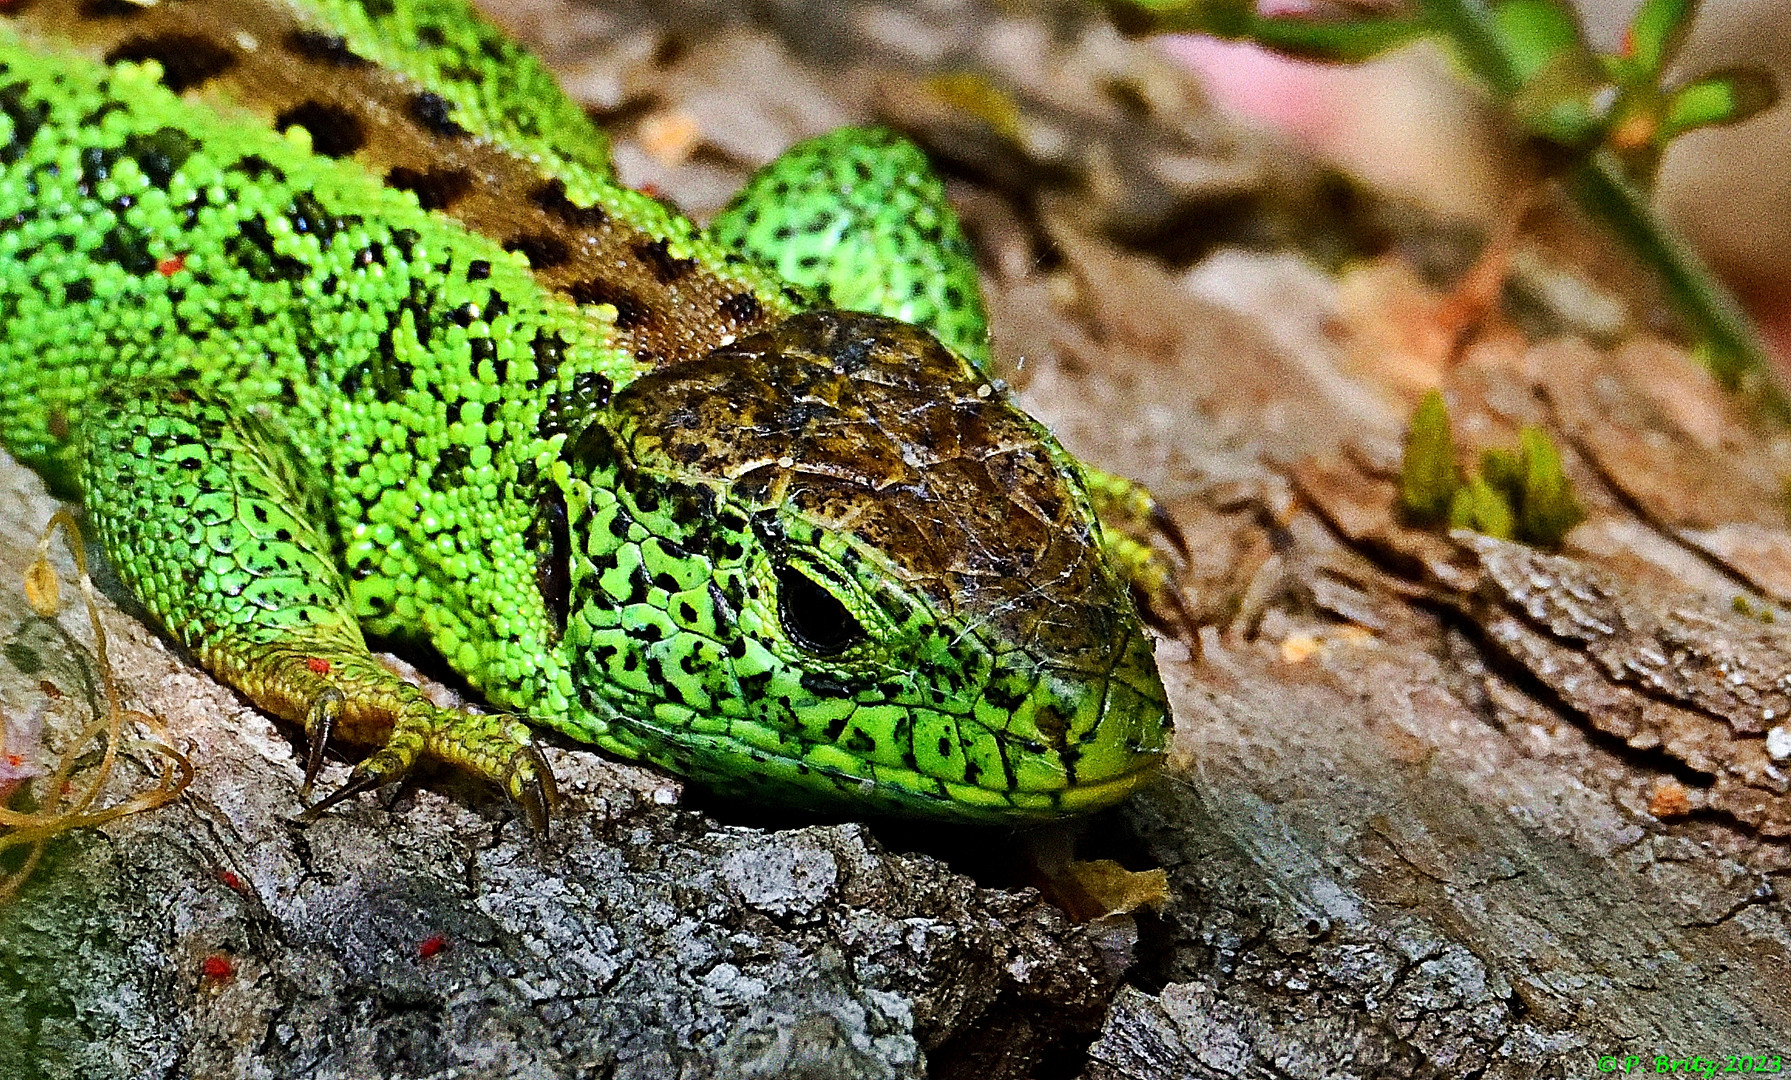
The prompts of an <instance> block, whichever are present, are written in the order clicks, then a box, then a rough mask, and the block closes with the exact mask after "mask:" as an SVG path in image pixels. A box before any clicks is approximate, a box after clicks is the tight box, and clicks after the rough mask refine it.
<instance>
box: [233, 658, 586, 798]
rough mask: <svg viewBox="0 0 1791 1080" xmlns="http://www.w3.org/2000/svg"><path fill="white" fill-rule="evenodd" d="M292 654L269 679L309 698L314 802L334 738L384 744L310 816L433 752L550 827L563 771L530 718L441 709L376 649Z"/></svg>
mask: <svg viewBox="0 0 1791 1080" xmlns="http://www.w3.org/2000/svg"><path fill="white" fill-rule="evenodd" d="M284 659H285V662H284V663H281V662H278V661H275V662H273V663H272V664H269V665H267V666H266V667H263V668H262V669H261V670H263V671H266V670H269V669H270V668H271V669H275V670H278V671H279V672H280V676H281V677H277V678H275V679H270V680H269V682H270V683H278V684H280V685H278V687H277V690H278V692H279V696H280V697H283V698H284V699H285V700H288V701H296V702H302V703H303V706H302V708H300V709H296V710H293V711H294V712H298V713H299V714H300V715H301V716H302V718H303V722H304V727H305V737H306V740H307V742H308V743H309V752H308V753H307V755H306V760H305V782H304V786H303V787H301V788H300V789H299V797H300V798H301V799H303V800H306V801H307V802H309V800H310V797H311V790H312V787H313V786H314V785H315V783H316V781H317V776H318V774H319V773H320V772H321V771H322V769H323V757H324V750H325V749H326V748H327V747H328V746H329V744H330V742H331V741H332V740H333V739H337V738H340V739H341V741H343V742H348V743H352V744H355V745H362V746H366V745H371V746H375V747H377V749H375V750H374V751H373V753H371V754H369V755H368V756H367V757H365V758H363V759H362V760H361V761H360V762H359V763H358V764H356V765H355V767H354V770H353V771H352V772H351V773H350V774H349V777H348V782H347V783H346V784H344V785H343V786H342V787H341V788H338V789H337V790H335V791H333V792H331V793H330V794H329V795H327V796H325V797H324V798H323V799H321V800H319V801H318V802H315V803H310V804H309V805H308V806H307V808H306V810H305V812H304V813H303V814H302V815H301V820H304V821H315V820H316V819H317V818H318V817H319V816H321V815H322V814H323V813H324V812H325V811H327V810H328V809H329V808H330V807H332V806H335V805H337V804H339V803H341V802H343V801H345V800H347V799H349V798H351V797H353V796H355V795H358V794H360V793H361V792H363V791H371V790H374V789H375V788H381V787H384V786H385V785H387V784H390V783H393V782H395V781H397V780H399V779H402V778H403V777H404V776H406V775H407V774H408V773H410V771H411V770H412V769H414V768H415V767H416V765H417V764H418V763H419V762H421V761H424V760H431V761H436V762H440V763H442V764H444V765H448V766H450V767H452V768H455V769H459V770H461V771H463V772H467V773H471V774H472V775H474V776H478V777H481V778H483V779H486V780H490V781H492V782H493V783H495V784H497V785H498V786H499V787H501V788H502V789H503V790H504V793H505V794H507V795H508V796H509V797H510V798H511V800H512V801H514V802H515V803H516V805H517V806H518V807H519V808H520V809H521V810H522V813H523V816H524V817H526V818H527V819H528V822H529V825H530V826H531V827H532V828H533V829H535V831H537V832H544V831H546V829H547V822H548V817H549V815H550V814H551V812H552V810H553V805H554V803H555V801H556V793H555V790H554V781H553V771H552V769H550V768H549V767H548V764H547V759H546V758H544V757H543V756H542V755H541V750H540V748H539V747H538V746H536V745H535V743H534V741H533V738H532V736H531V734H530V731H529V728H528V725H526V724H524V723H522V722H521V721H520V720H518V719H516V718H515V717H514V716H508V715H504V714H484V713H473V712H466V711H464V710H460V709H444V708H441V707H440V706H437V705H435V704H433V703H431V702H430V701H429V700H428V699H426V698H424V697H423V696H422V694H421V692H420V691H418V690H417V689H416V688H415V687H413V686H411V685H410V684H409V683H406V682H404V681H403V680H401V679H399V678H398V677H397V676H395V675H393V674H392V673H391V672H390V671H387V670H386V669H385V668H384V667H383V666H381V665H380V664H378V663H377V662H376V661H374V660H373V659H372V658H371V657H367V658H365V659H364V660H363V659H362V658H360V657H344V658H341V659H339V660H335V661H332V662H324V661H321V660H319V659H318V658H317V657H316V656H314V655H307V656H302V657H295V658H284ZM268 688H269V689H275V687H273V686H269V687H268ZM282 711H283V710H282Z"/></svg>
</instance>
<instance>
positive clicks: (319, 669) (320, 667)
mask: <svg viewBox="0 0 1791 1080" xmlns="http://www.w3.org/2000/svg"><path fill="white" fill-rule="evenodd" d="M305 666H306V667H308V668H310V669H311V670H312V671H314V672H316V673H317V674H319V675H328V674H329V673H330V662H329V661H328V660H325V659H324V658H323V657H321V656H313V657H311V658H310V659H309V660H306V661H305Z"/></svg>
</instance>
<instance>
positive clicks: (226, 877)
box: [218, 870, 243, 892]
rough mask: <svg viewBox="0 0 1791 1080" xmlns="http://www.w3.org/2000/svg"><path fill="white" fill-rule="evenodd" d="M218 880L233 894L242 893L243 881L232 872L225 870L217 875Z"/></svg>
mask: <svg viewBox="0 0 1791 1080" xmlns="http://www.w3.org/2000/svg"><path fill="white" fill-rule="evenodd" d="M218 880H219V881H222V882H223V883H224V885H225V887H226V888H228V889H230V890H232V891H234V892H242V891H243V879H242V878H239V877H237V876H236V874H235V873H234V872H232V871H229V870H226V871H224V872H223V873H221V874H219V875H218Z"/></svg>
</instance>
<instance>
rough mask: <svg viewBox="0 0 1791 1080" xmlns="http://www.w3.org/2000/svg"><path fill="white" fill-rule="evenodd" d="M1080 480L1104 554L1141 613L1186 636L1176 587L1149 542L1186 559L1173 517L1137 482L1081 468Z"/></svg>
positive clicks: (1188, 621) (1187, 622)
mask: <svg viewBox="0 0 1791 1080" xmlns="http://www.w3.org/2000/svg"><path fill="white" fill-rule="evenodd" d="M1083 478H1084V480H1085V481H1086V482H1087V484H1088V495H1089V500H1090V501H1091V502H1093V503H1094V509H1095V516H1097V517H1099V518H1100V519H1101V524H1102V525H1103V526H1105V536H1106V539H1105V542H1104V546H1105V547H1106V549H1107V554H1108V556H1109V557H1110V558H1112V559H1113V561H1114V562H1115V563H1116V564H1118V566H1119V569H1120V572H1121V573H1123V574H1124V575H1125V576H1126V579H1127V580H1128V581H1130V582H1131V583H1132V588H1133V589H1134V590H1136V591H1137V594H1138V595H1139V596H1140V597H1141V598H1142V599H1143V601H1144V606H1145V609H1146V611H1147V613H1150V614H1153V615H1155V616H1156V620H1155V621H1157V623H1158V625H1165V624H1170V623H1179V624H1180V626H1181V628H1183V629H1185V630H1186V631H1188V632H1189V633H1192V632H1193V630H1194V629H1195V626H1194V621H1193V618H1192V616H1191V615H1190V614H1189V612H1188V609H1187V607H1186V605H1185V604H1183V602H1182V595H1181V590H1180V589H1179V588H1177V587H1176V583H1175V566H1174V564H1173V563H1172V562H1171V561H1170V560H1169V559H1168V558H1167V557H1166V556H1165V555H1164V553H1163V552H1162V551H1161V550H1160V549H1159V548H1158V547H1157V546H1156V545H1155V544H1153V543H1152V540H1153V539H1160V540H1162V541H1163V542H1164V543H1165V544H1167V545H1168V546H1169V547H1170V548H1171V549H1173V550H1174V552H1175V553H1176V554H1177V555H1178V556H1180V557H1181V558H1183V559H1187V558H1188V556H1189V552H1188V541H1187V539H1186V538H1185V537H1184V536H1182V532H1181V529H1180V527H1179V526H1177V525H1176V523H1175V519H1174V518H1172V517H1170V516H1169V514H1168V512H1167V511H1165V510H1164V509H1163V507H1162V505H1161V504H1159V503H1158V502H1157V499H1156V496H1154V495H1152V494H1151V493H1150V491H1149V489H1147V488H1146V487H1145V486H1144V485H1143V484H1140V483H1138V482H1136V481H1133V480H1128V479H1126V478H1125V477H1123V476H1115V475H1114V474H1112V473H1107V472H1102V471H1100V470H1098V469H1088V468H1085V469H1084V470H1083ZM1165 613H1167V615H1168V616H1169V617H1164V616H1165Z"/></svg>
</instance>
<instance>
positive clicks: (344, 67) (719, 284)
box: [7, 0, 800, 363]
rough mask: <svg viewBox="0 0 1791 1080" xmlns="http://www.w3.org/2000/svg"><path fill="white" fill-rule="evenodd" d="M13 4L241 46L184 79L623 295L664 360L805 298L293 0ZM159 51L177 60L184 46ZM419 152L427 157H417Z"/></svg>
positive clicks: (618, 302) (89, 24)
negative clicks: (701, 249)
mask: <svg viewBox="0 0 1791 1080" xmlns="http://www.w3.org/2000/svg"><path fill="white" fill-rule="evenodd" d="M7 18H8V19H9V21H10V22H12V23H13V24H14V25H16V26H18V27H19V28H20V30H21V31H22V32H24V33H25V34H26V35H27V36H28V37H41V38H43V39H45V40H62V41H66V42H69V43H71V44H72V45H73V46H74V47H75V48H77V49H80V50H82V51H85V52H88V53H90V54H92V55H94V56H99V57H103V56H109V55H112V54H113V53H114V52H115V51H117V50H119V49H121V48H124V47H126V45H127V43H129V42H132V41H138V40H140V41H143V42H171V41H184V42H187V43H188V44H190V45H191V46H192V53H193V55H194V56H206V55H210V56H213V57H214V58H215V57H216V56H219V55H228V56H230V57H231V59H230V61H229V62H228V63H226V64H224V65H222V66H220V65H218V64H216V63H208V64H204V65H201V67H196V68H193V69H192V71H191V73H190V74H191V75H193V76H194V77H197V76H198V75H199V73H200V71H201V70H202V69H203V71H204V77H203V78H202V79H197V81H190V80H188V79H187V78H186V76H182V77H181V81H182V85H181V86H180V87H178V88H180V89H185V88H189V87H190V88H191V93H194V94H200V95H203V96H205V97H207V98H208V99H209V98H210V97H212V96H214V95H215V96H216V97H217V98H218V99H219V100H220V101H227V102H229V103H230V104H231V105H232V106H233V107H235V108H237V109H239V110H240V108H241V107H242V106H244V105H247V106H249V107H250V108H252V109H253V110H254V111H255V112H256V113H258V114H260V115H262V116H263V117H264V119H265V122H266V123H267V125H268V126H269V127H270V128H272V127H275V126H277V125H282V124H283V126H292V125H293V124H298V125H300V126H303V127H305V128H306V130H308V131H310V132H311V135H312V145H313V147H314V148H316V149H317V150H318V152H320V153H332V152H335V153H338V154H339V155H340V156H342V157H343V158H344V159H345V160H353V161H355V162H357V163H358V164H360V165H361V166H363V167H364V168H366V169H367V170H368V171H369V172H370V173H371V174H372V175H374V176H378V177H384V178H386V182H387V183H388V184H389V185H390V186H392V187H395V188H400V189H403V190H407V191H411V192H413V193H415V194H416V195H417V197H418V200H419V202H420V203H421V204H422V205H423V206H424V207H425V208H428V209H435V210H439V211H441V212H444V213H448V214H450V215H452V216H453V217H455V218H457V219H458V220H459V221H461V222H462V223H463V224H465V225H466V226H467V227H468V228H470V229H472V230H474V231H476V232H479V233H483V234H485V235H486V236H490V237H492V238H493V239H495V240H497V241H498V242H499V243H501V244H503V245H504V247H505V248H506V249H507V250H511V251H522V252H523V253H524V254H525V255H527V256H528V258H529V261H530V264H531V266H532V267H533V269H534V272H535V276H536V277H537V278H538V279H539V280H540V281H541V282H542V283H543V284H544V285H546V286H547V287H548V288H550V289H552V290H554V291H556V292H558V293H560V294H561V295H564V296H567V297H568V298H571V299H574V300H580V301H582V302H585V303H588V304H613V305H614V306H615V308H616V319H615V325H616V336H617V339H618V340H617V342H616V344H617V346H618V347H619V348H621V349H623V350H625V351H626V352H628V353H629V354H631V355H635V356H642V357H650V358H653V360H654V362H657V363H680V362H684V361H687V360H691V359H694V358H697V357H700V356H702V355H704V354H706V353H707V352H709V351H710V350H711V349H713V348H716V347H717V346H719V345H721V344H722V343H724V342H727V341H732V340H733V339H734V338H735V337H736V336H738V335H741V334H746V333H751V332H753V331H757V330H762V329H765V328H767V327H768V326H769V325H770V324H771V323H772V322H774V321H775V320H776V319H777V318H779V317H781V316H782V315H783V314H785V313H787V311H788V310H789V307H790V306H791V305H792V304H794V303H796V302H797V301H798V300H799V299H800V298H795V299H792V297H791V296H783V295H776V294H769V295H762V296H761V295H755V294H754V292H753V291H752V290H751V288H750V287H749V286H747V284H746V283H745V282H743V281H741V280H738V279H734V278H731V277H728V276H724V274H722V273H717V272H716V271H714V270H712V269H709V268H706V267H702V266H699V265H697V264H696V263H694V262H693V261H691V260H687V259H680V258H676V257H673V256H672V255H671V254H670V252H669V251H668V250H666V249H665V246H664V238H662V237H658V236H653V235H650V234H648V233H645V232H643V231H642V230H640V229H638V228H636V227H635V226H633V225H631V224H629V223H628V222H626V221H622V220H619V219H618V218H616V217H615V216H614V215H612V214H608V213H605V212H604V211H603V210H602V208H600V207H584V206H579V205H577V203H576V202H574V201H573V200H572V198H571V197H570V196H569V195H568V194H567V191H566V187H565V185H564V183H563V182H560V181H558V180H555V179H553V178H550V177H548V176H546V175H544V174H543V173H542V172H541V169H540V167H539V166H538V165H537V164H536V163H534V162H531V161H528V160H526V159H524V158H523V157H521V156H519V155H516V154H512V153H509V152H508V151H506V150H505V149H504V148H503V147H501V146H499V145H496V144H494V143H493V142H492V141H490V140H487V139H483V138H473V137H469V136H468V133H467V132H466V130H465V128H464V127H462V125H461V123H460V122H459V120H458V119H457V118H456V117H455V109H454V103H453V102H452V101H450V100H448V99H446V98H443V97H441V96H439V95H436V94H433V93H431V92H430V91H428V90H426V89H424V88H422V87H420V86H418V85H416V84H415V83H413V82H411V81H410V80H408V79H407V78H405V77H403V76H401V75H399V74H397V73H395V72H392V71H388V70H386V69H384V68H382V67H380V66H378V65H376V64H373V63H370V62H369V61H368V60H367V59H366V58H364V57H362V56H360V55H359V54H357V53H356V52H355V51H354V50H353V49H352V48H351V47H350V45H349V43H348V42H347V41H346V40H344V39H342V38H340V37H338V36H335V35H333V34H332V33H331V32H330V31H328V30H327V29H323V28H318V27H315V26H311V25H308V24H305V23H303V22H301V21H299V19H298V17H297V16H296V15H295V14H294V13H293V12H292V11H291V10H290V9H288V8H286V7H285V6H284V5H280V4H269V3H266V2H265V0H180V2H178V3H171V2H164V3H160V4H154V5H151V6H148V7H141V6H138V5H136V4H131V3H128V2H125V0H34V2H33V3H31V4H30V5H29V6H28V7H26V8H24V9H23V10H20V9H17V8H15V9H12V10H11V11H9V13H8V15H7ZM242 42H258V43H260V44H259V45H257V46H254V47H249V46H246V45H242V44H241V43H242ZM133 48H135V46H133ZM139 51H141V50H139ZM164 51H166V50H164ZM145 55H151V54H147V53H146V54H145ZM119 57H120V58H128V59H140V58H143V57H141V56H133V55H128V54H123V53H121V54H119ZM155 58H156V59H158V60H163V67H164V70H165V71H170V72H172V71H173V70H174V67H173V66H172V65H171V63H170V62H169V61H170V60H173V59H174V58H173V57H172V56H170V57H166V58H165V57H164V56H162V55H156V56H155ZM170 85H173V83H172V82H171V83H170ZM313 121H315V124H314V123H313ZM350 135H353V136H355V137H353V138H350V137H348V136H350ZM419 162H423V163H427V169H426V170H419V169H418V163H419ZM462 180H464V181H465V182H464V184H462ZM792 295H793V294H792ZM741 298H744V300H743V299H741ZM748 301H750V302H748Z"/></svg>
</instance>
